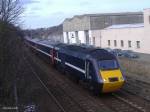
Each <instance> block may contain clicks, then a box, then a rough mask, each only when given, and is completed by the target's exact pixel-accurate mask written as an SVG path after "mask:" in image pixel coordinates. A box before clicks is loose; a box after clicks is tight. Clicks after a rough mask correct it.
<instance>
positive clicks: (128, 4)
mask: <svg viewBox="0 0 150 112" xmlns="http://www.w3.org/2000/svg"><path fill="white" fill-rule="evenodd" d="M22 1H23V2H22V3H23V4H24V5H25V12H24V14H23V15H24V18H23V19H24V20H25V27H28V26H30V27H32V28H36V27H48V26H52V25H56V24H60V23H62V21H63V20H64V19H65V18H70V17H72V16H74V15H81V14H88V13H107V12H126V11H142V10H143V9H144V8H148V7H150V1H149V0H142V1H138V2H137V0H94V1H90V0H22Z"/></svg>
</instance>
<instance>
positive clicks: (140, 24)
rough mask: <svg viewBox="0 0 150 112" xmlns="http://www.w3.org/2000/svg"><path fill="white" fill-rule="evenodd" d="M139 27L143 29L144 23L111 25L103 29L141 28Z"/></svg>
mask: <svg viewBox="0 0 150 112" xmlns="http://www.w3.org/2000/svg"><path fill="white" fill-rule="evenodd" d="M141 27H144V23H138V24H119V25H112V26H109V27H107V28H105V29H106V30H107V29H121V28H141Z"/></svg>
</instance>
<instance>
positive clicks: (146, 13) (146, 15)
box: [143, 9, 150, 53]
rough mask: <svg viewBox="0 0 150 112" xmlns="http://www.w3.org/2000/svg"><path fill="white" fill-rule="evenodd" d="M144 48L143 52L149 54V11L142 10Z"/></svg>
mask: <svg viewBox="0 0 150 112" xmlns="http://www.w3.org/2000/svg"><path fill="white" fill-rule="evenodd" d="M144 26H145V29H144V31H145V32H144V39H143V40H144V47H145V48H146V49H145V51H146V52H148V53H150V9H145V10H144Z"/></svg>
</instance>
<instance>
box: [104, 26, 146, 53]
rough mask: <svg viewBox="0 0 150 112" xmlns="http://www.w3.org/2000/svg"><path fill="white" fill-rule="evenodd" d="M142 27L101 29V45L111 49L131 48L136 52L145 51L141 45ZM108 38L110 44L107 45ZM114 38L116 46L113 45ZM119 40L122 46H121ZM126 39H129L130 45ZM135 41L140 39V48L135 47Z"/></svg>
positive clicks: (142, 42)
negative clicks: (122, 43)
mask: <svg viewBox="0 0 150 112" xmlns="http://www.w3.org/2000/svg"><path fill="white" fill-rule="evenodd" d="M143 38H144V27H140V28H122V29H108V30H102V47H104V48H105V47H110V48H112V49H123V50H133V51H136V52H143V53H145V50H144V49H145V48H144V47H143V44H144V41H143ZM108 40H110V42H111V45H110V46H108ZM114 40H116V41H117V46H116V47H115V46H114ZM121 40H123V42H124V46H123V47H122V46H121ZM128 41H131V47H129V46H128ZM136 41H140V48H137V44H136Z"/></svg>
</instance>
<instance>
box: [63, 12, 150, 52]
mask: <svg viewBox="0 0 150 112" xmlns="http://www.w3.org/2000/svg"><path fill="white" fill-rule="evenodd" d="M149 36H150V9H145V10H144V11H143V12H127V13H104V14H85V15H80V16H74V17H73V18H67V19H66V20H65V21H64V22H63V37H64V43H68V44H73V43H76V44H82V43H83V44H89V45H94V46H97V47H102V48H108V47H109V48H113V49H123V50H133V51H135V52H142V53H150V48H148V47H149V45H148V43H149V41H150V37H149Z"/></svg>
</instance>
